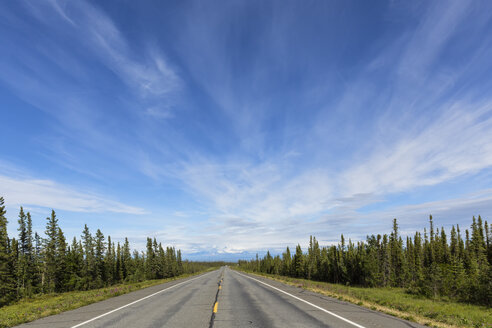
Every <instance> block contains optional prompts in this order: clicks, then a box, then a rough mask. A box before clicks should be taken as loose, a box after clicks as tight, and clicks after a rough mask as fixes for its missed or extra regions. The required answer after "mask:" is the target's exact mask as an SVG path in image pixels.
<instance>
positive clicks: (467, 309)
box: [254, 273, 492, 328]
mask: <svg viewBox="0 0 492 328" xmlns="http://www.w3.org/2000/svg"><path fill="white" fill-rule="evenodd" d="M254 274H258V273H254ZM258 275H260V276H264V277H267V278H270V279H274V280H278V281H281V282H284V283H287V284H289V285H293V286H297V287H301V288H304V289H307V290H311V291H314V292H318V293H322V294H325V295H328V296H331V297H334V298H338V299H340V300H343V301H347V302H351V303H354V304H357V305H361V306H364V307H367V308H370V309H372V310H378V311H382V312H385V313H388V314H391V315H394V316H398V317H400V318H403V319H406V320H409V321H414V322H418V323H421V324H424V325H427V326H437V327H473V328H482V327H488V328H490V327H492V309H491V308H487V307H485V306H478V305H472V304H465V303H458V302H453V301H449V300H445V299H439V300H434V299H428V298H424V297H420V296H417V295H411V294H408V293H406V292H405V290H404V289H403V288H363V287H351V286H343V285H337V284H330V283H325V282H318V281H310V280H306V279H295V278H289V277H284V276H275V275H270V274H263V273H261V274H258Z"/></svg>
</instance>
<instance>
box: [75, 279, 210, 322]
mask: <svg viewBox="0 0 492 328" xmlns="http://www.w3.org/2000/svg"><path fill="white" fill-rule="evenodd" d="M212 272H213V271H212ZM212 272H209V273H212ZM209 273H206V274H203V275H200V276H199V277H196V278H193V279H188V280H186V281H183V282H180V283H178V284H176V285H172V286H171V287H168V288H165V289H162V290H160V291H158V292H155V293H153V294H150V295H147V296H145V297H142V298H140V299H138V300H136V301H133V302H131V303H128V304H126V305H123V306H120V307H119V308H116V309H114V310H111V311H109V312H106V313H103V314H101V315H98V316H97V317H94V318H92V319H89V320H87V321H84V322H81V323H79V324H77V325H75V326H72V327H70V328H76V327H80V326H83V325H85V324H87V323H89V322H92V321H94V320H97V319H99V318H102V317H105V316H107V315H108V314H111V313H113V312H116V311H119V310H121V309H124V308H126V307H128V306H130V305H133V304H135V303H138V302H140V301H143V300H145V299H147V298H149V297H152V296H155V295H157V294H160V293H162V292H165V291H166V290H169V289H171V288H174V287H178V286H180V285H182V284H185V283H187V282H190V281H193V280H196V279H199V278H202V277H204V276H206V275H207V274H209Z"/></svg>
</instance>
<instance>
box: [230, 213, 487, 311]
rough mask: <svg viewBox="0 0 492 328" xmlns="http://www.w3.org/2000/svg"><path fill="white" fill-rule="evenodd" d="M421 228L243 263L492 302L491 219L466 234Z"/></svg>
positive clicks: (326, 278)
mask: <svg viewBox="0 0 492 328" xmlns="http://www.w3.org/2000/svg"><path fill="white" fill-rule="evenodd" d="M429 223H430V226H429V230H428V231H427V229H424V232H423V234H422V233H421V232H418V231H417V232H416V233H415V235H414V236H413V237H410V236H408V237H406V238H405V239H403V238H402V237H401V236H400V234H399V228H398V223H397V220H396V219H394V220H393V230H392V232H391V234H389V235H387V234H383V235H380V234H378V235H371V236H367V238H366V241H365V242H363V241H360V242H357V243H354V242H352V241H351V240H350V239H349V241H348V243H346V240H345V238H344V236H343V234H342V235H341V241H340V243H339V244H338V245H336V246H334V245H333V246H324V247H320V245H319V243H318V241H317V240H316V238H315V237H312V236H311V238H310V241H309V248H308V250H307V253H304V252H303V251H302V249H301V246H300V245H297V247H296V249H295V253H294V254H291V251H290V249H289V247H287V249H286V251H285V252H284V253H283V254H282V256H280V255H277V256H272V255H271V254H270V252H267V254H266V255H265V256H264V257H263V258H262V259H259V258H258V255H256V259H253V260H251V261H239V266H240V267H241V268H243V269H246V270H250V271H256V272H263V273H270V274H276V275H284V276H290V277H297V278H305V279H312V280H317V281H325V282H330V283H337V284H345V285H358V286H364V287H403V288H406V289H407V291H408V292H409V293H415V294H420V295H424V296H426V297H430V298H436V297H446V298H449V299H454V300H458V301H463V302H468V303H475V304H482V305H487V306H491V305H492V234H491V233H492V231H490V230H489V225H488V223H487V221H485V223H484V222H483V220H482V218H481V217H480V216H479V217H478V219H477V218H475V217H473V220H472V224H471V228H470V230H468V229H466V230H465V232H464V237H463V236H462V232H461V230H460V227H459V225H456V226H453V227H452V228H451V231H450V234H449V235H448V234H447V233H446V231H445V229H444V228H443V227H441V229H439V228H437V229H435V227H434V222H433V220H432V216H430V219H429Z"/></svg>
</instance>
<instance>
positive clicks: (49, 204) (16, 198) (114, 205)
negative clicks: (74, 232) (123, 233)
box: [0, 175, 148, 215]
mask: <svg viewBox="0 0 492 328" xmlns="http://www.w3.org/2000/svg"><path fill="white" fill-rule="evenodd" d="M0 195H2V197H4V198H5V200H6V202H7V204H8V206H10V207H14V206H16V207H17V206H35V207H44V208H53V209H60V210H66V211H71V212H85V213H90V212H93V213H106V212H112V213H126V214H135V215H143V214H148V212H147V211H145V210H144V209H142V208H139V207H133V206H129V205H126V204H123V203H121V202H118V201H115V200H111V199H109V198H108V197H104V196H101V195H97V194H96V193H91V192H83V191H81V190H80V188H74V187H70V186H67V185H64V184H60V183H58V182H55V181H53V180H40V179H33V178H29V177H19V176H17V177H12V176H4V175H0Z"/></svg>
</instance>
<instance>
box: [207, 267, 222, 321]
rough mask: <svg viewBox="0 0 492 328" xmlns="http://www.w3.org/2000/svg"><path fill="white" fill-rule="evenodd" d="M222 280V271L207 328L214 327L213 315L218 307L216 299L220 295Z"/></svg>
mask: <svg viewBox="0 0 492 328" xmlns="http://www.w3.org/2000/svg"><path fill="white" fill-rule="evenodd" d="M223 280H224V271H222V273H221V274H220V279H219V282H218V283H217V285H218V286H217V293H216V294H215V301H214V304H213V305H212V316H211V317H210V324H209V326H208V327H209V328H213V326H214V321H215V314H216V313H217V310H218V306H219V302H218V299H219V293H220V290H221V289H222V281H223Z"/></svg>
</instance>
